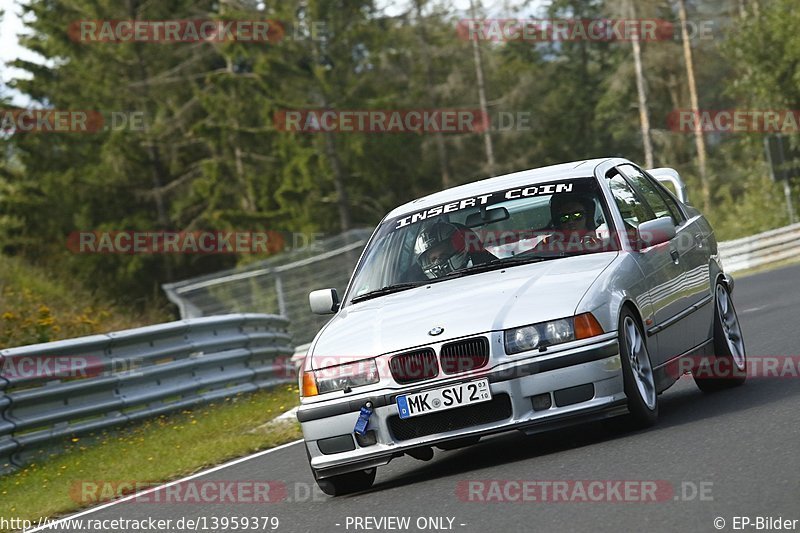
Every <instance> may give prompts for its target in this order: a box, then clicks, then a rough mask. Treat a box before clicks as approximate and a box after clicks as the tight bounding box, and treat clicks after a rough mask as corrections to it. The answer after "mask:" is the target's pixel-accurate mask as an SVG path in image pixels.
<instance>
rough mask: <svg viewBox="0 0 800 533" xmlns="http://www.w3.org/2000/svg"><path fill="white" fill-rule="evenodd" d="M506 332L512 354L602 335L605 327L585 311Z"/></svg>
mask: <svg viewBox="0 0 800 533" xmlns="http://www.w3.org/2000/svg"><path fill="white" fill-rule="evenodd" d="M504 333H505V345H506V353H507V354H509V355H512V354H516V353H520V352H527V351H530V350H537V349H539V348H544V347H547V346H553V345H555V344H561V343H563V342H569V341H574V340H580V339H587V338H589V337H594V336H595V335H602V333H603V328H602V327H601V326H600V324H599V323H598V322H597V319H596V318H595V317H594V315H592V314H591V313H584V314H582V315H578V316H576V317H570V318H561V319H558V320H551V321H549V322H541V323H539V324H532V325H530V326H522V327H521V328H513V329H507V330H506V331H505V332H504Z"/></svg>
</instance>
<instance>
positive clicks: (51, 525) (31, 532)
mask: <svg viewBox="0 0 800 533" xmlns="http://www.w3.org/2000/svg"><path fill="white" fill-rule="evenodd" d="M301 442H303V439H298V440H295V441H292V442H287V443H286V444H281V445H280V446H276V447H275V448H270V449H268V450H263V451H260V452H257V453H254V454H253V455H248V456H246V457H240V458H238V459H234V460H233V461H230V462H228V463H225V464H221V465H218V466H215V467H213V468H209V469H208V470H203V471H200V472H196V473H194V474H192V475H191V476H187V477H185V478H181V479H176V480H175V481H170V482H169V483H165V484H163V485H159V486H158V487H153V488H151V489H147V490H145V491H142V492H136V493H134V494H131V495H129V496H125V497H124V498H120V499H118V500H113V501H110V502H108V503H104V504H103V505H99V506H97V507H92V508H91V509H87V510H85V511H81V512H80V513H77V514H74V515H70V516H65V517H63V518H59V519H58V520H54V521H52V522H49V523H47V524H45V525H42V526H39V527H37V528H34V529H28V530H26V531H25V533H36V532H37V531H44V530H49V529H57V528H58V525H59V524H61V523H62V522H64V521H66V520H70V519H74V518H80V517H82V516H86V515H87V514H91V513H94V512H96V511H100V510H103V509H107V508H109V507H111V506H112V505H117V504H118V503H122V502H126V501H128V500H132V499H134V498H140V497H142V496H144V495H145V494H150V493H153V492H156V491H159V490H162V489H165V488H167V487H171V486H173V485H177V484H178V483H183V482H184V481H189V480H190V479H195V478H198V477H201V476H205V475H207V474H210V473H212V472H216V471H218V470H223V469H225V468H228V467H231V466H234V465H238V464H239V463H243V462H245V461H249V460H250V459H255V458H257V457H261V456H262V455H267V454H268V453H272V452H277V451H278V450H282V449H284V448H288V447H289V446H294V445H295V444H299V443H301Z"/></svg>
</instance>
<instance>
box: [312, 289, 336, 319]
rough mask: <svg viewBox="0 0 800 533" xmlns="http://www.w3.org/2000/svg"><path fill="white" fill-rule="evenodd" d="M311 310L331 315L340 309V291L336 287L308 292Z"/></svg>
mask: <svg viewBox="0 0 800 533" xmlns="http://www.w3.org/2000/svg"><path fill="white" fill-rule="evenodd" d="M308 304H309V305H310V306H311V312H312V313H315V314H317V315H331V314H333V313H335V312H336V311H338V310H339V293H337V292H336V289H320V290H318V291H311V292H310V293H309V294H308Z"/></svg>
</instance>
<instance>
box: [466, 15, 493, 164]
mask: <svg viewBox="0 0 800 533" xmlns="http://www.w3.org/2000/svg"><path fill="white" fill-rule="evenodd" d="M469 7H470V11H471V13H472V18H473V19H474V18H476V15H475V3H474V1H473V0H470V2H469ZM472 55H473V58H474V60H475V77H476V78H477V81H478V101H479V103H480V107H481V115H482V119H483V124H484V127H485V129H484V130H483V144H484V146H485V149H486V164H487V166H488V170H489V175H490V176H494V169H495V164H494V147H493V146H492V132H491V120H489V106H488V105H487V103H486V88H485V86H484V82H483V61H482V60H481V51H480V48H479V47H478V39H472Z"/></svg>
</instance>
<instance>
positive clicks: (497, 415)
mask: <svg viewBox="0 0 800 533" xmlns="http://www.w3.org/2000/svg"><path fill="white" fill-rule="evenodd" d="M510 417H511V399H510V398H509V397H508V394H498V395H497V396H495V397H494V398H492V399H491V400H489V401H488V402H483V403H479V404H475V405H465V406H464V407H457V408H455V409H449V410H447V411H439V412H438V413H431V414H428V415H422V416H417V417H413V418H406V419H401V418H400V417H399V416H391V417H389V429H390V430H391V432H392V434H393V435H394V438H395V439H397V440H410V439H414V438H417V437H425V436H427V435H435V434H437V433H445V432H447V431H453V430H456V429H463V428H467V427H471V426H479V425H481V424H488V423H489V422H497V421H499V420H505V419H507V418H510Z"/></svg>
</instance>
